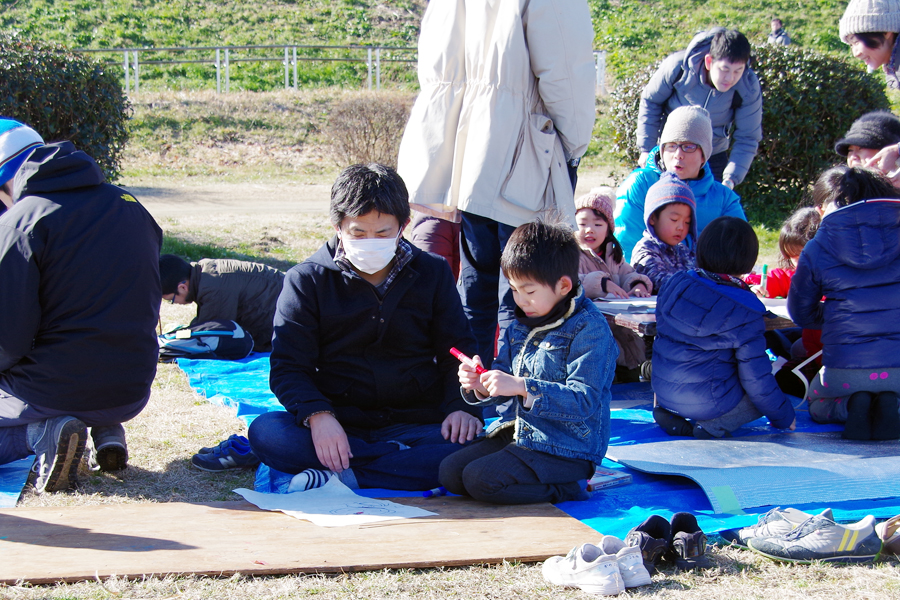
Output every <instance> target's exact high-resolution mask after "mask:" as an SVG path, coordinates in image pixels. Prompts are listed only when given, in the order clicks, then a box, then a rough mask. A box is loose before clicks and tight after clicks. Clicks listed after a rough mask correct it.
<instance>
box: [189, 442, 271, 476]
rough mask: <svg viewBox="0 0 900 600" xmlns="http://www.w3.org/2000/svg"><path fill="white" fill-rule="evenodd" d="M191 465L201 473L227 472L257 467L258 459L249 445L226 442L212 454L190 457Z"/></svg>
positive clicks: (206, 453) (198, 454)
mask: <svg viewBox="0 0 900 600" xmlns="http://www.w3.org/2000/svg"><path fill="white" fill-rule="evenodd" d="M191 464H192V465H194V466H195V467H197V468H198V469H200V470H201V471H227V470H229V469H247V468H251V467H256V466H258V465H259V459H258V458H257V457H256V454H254V453H253V450H252V449H251V448H250V446H249V445H247V446H244V445H242V444H235V443H232V442H231V441H230V440H226V441H225V442H222V443H221V444H219V445H218V446H217V447H216V448H215V449H214V450H213V451H212V452H205V453H202V454H200V453H197V454H195V455H194V456H192V457H191Z"/></svg>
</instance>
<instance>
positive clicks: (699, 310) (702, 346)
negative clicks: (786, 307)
mask: <svg viewBox="0 0 900 600" xmlns="http://www.w3.org/2000/svg"><path fill="white" fill-rule="evenodd" d="M758 252H759V241H758V240H757V239H756V233H755V232H754V231H753V228H752V227H750V225H749V224H748V223H747V222H746V221H743V220H741V219H738V218H736V217H719V218H718V219H715V220H713V221H712V222H711V223H710V224H709V225H707V226H706V229H704V230H703V233H702V234H700V239H699V241H698V243H697V265H698V268H697V269H693V270H690V271H686V272H682V273H676V274H675V275H673V276H672V277H671V278H670V279H669V281H668V282H667V283H666V285H665V287H663V289H662V292H661V293H660V295H659V298H658V300H657V303H656V332H657V337H656V340H655V342H654V344H653V380H652V383H653V391H654V393H655V395H656V404H657V406H656V408H654V409H653V418H654V419H655V420H656V422H657V424H659V426H660V427H662V428H663V429H664V430H665V431H666V433H668V434H669V435H683V436H694V437H696V438H698V439H711V438H720V437H724V436H727V435H728V434H730V433H731V432H732V431H734V430H735V429H737V428H739V427H740V426H742V425H744V424H746V423H749V422H751V421H755V420H756V419H759V418H760V417H762V416H766V417H768V419H769V422H770V423H771V424H772V426H773V427H776V428H778V429H787V428H789V429H794V428H795V426H796V421H795V419H794V407H793V406H792V405H791V403H790V402H789V401H788V399H787V398H786V397H785V395H784V394H783V393H782V391H781V390H780V389H778V385H777V384H776V382H775V377H774V376H773V375H772V364H771V362H770V361H769V358H768V357H767V356H766V341H765V337H764V333H765V329H766V326H765V322H764V321H763V314H764V313H765V312H766V308H765V306H764V305H763V303H762V302H761V301H760V299H759V298H757V297H756V294H754V293H753V292H752V291H750V288H749V287H748V286H747V284H746V283H744V282H743V281H741V279H740V276H741V275H743V274H745V273H747V272H748V271H750V269H751V268H752V267H753V264H754V262H756V257H757V254H758Z"/></svg>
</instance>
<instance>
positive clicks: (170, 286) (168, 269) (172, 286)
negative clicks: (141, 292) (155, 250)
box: [159, 254, 192, 296]
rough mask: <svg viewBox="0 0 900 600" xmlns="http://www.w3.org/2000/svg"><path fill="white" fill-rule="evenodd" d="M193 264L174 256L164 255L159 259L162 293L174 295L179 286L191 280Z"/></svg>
mask: <svg viewBox="0 0 900 600" xmlns="http://www.w3.org/2000/svg"><path fill="white" fill-rule="evenodd" d="M191 269H192V267H191V263H189V262H187V261H186V260H184V259H183V258H181V257H180V256H175V255H174V254H163V255H161V256H160V257H159V283H160V284H161V285H162V293H163V295H164V296H165V295H166V294H174V293H175V292H177V291H178V284H179V283H181V282H182V281H189V280H190V278H191Z"/></svg>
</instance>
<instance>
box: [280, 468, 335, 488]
mask: <svg viewBox="0 0 900 600" xmlns="http://www.w3.org/2000/svg"><path fill="white" fill-rule="evenodd" d="M334 475H335V474H334V473H333V472H332V471H326V470H322V469H306V470H305V471H301V472H300V473H297V474H296V475H294V477H293V478H292V479H291V483H290V485H288V490H287V491H288V493H291V492H305V491H307V490H314V489H316V488H318V487H322V486H323V485H325V484H326V483H328V480H329V479H331V478H332V477H334Z"/></svg>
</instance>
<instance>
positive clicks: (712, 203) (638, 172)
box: [615, 147, 747, 264]
mask: <svg viewBox="0 0 900 600" xmlns="http://www.w3.org/2000/svg"><path fill="white" fill-rule="evenodd" d="M662 172H663V169H662V167H661V166H660V156H659V147H656V148H654V149H653V152H651V153H650V156H649V157H647V166H646V167H641V168H638V169H635V170H634V171H632V172H631V174H630V175H629V176H628V178H627V179H625V181H623V182H622V185H620V186H619V189H618V190H617V192H616V214H615V219H616V239H618V240H619V243H620V244H622V252H624V253H625V256H626V257H627V258H628V263H629V264H634V263H633V260H632V251H633V250H634V246H635V244H637V243H638V240H640V239H641V236H642V235H644V229H645V224H644V199H645V198H646V197H647V190H649V189H650V186H651V185H653V184H654V183H656V182H657V181H659V175H660V173H662ZM686 183H687V184H688V186H690V188H691V191H692V192H693V193H694V199H695V200H696V201H697V210H696V217H697V235H700V232H701V231H703V228H704V227H706V226H707V225H709V222H710V221H712V220H713V219H716V218H718V217H738V218H739V219H744V220H745V221H746V220H747V217H746V215H744V208H743V207H742V206H741V197H740V196H738V195H737V194H736V193H735V192H734V190H732V189H730V188H729V187H728V186H726V185H723V184H721V183H719V182H718V181H716V180H715V179H713V176H712V171H710V170H709V167H708V166H707V165H704V166H703V168H702V170H701V176H700V178H699V179H691V180H689V181H687V182H686ZM683 243H686V244H687V245H688V246H689V247H690V248H694V247H695V246H696V244H697V240H695V239H693V238H688V239H687V240H685V241H684V242H683Z"/></svg>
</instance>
